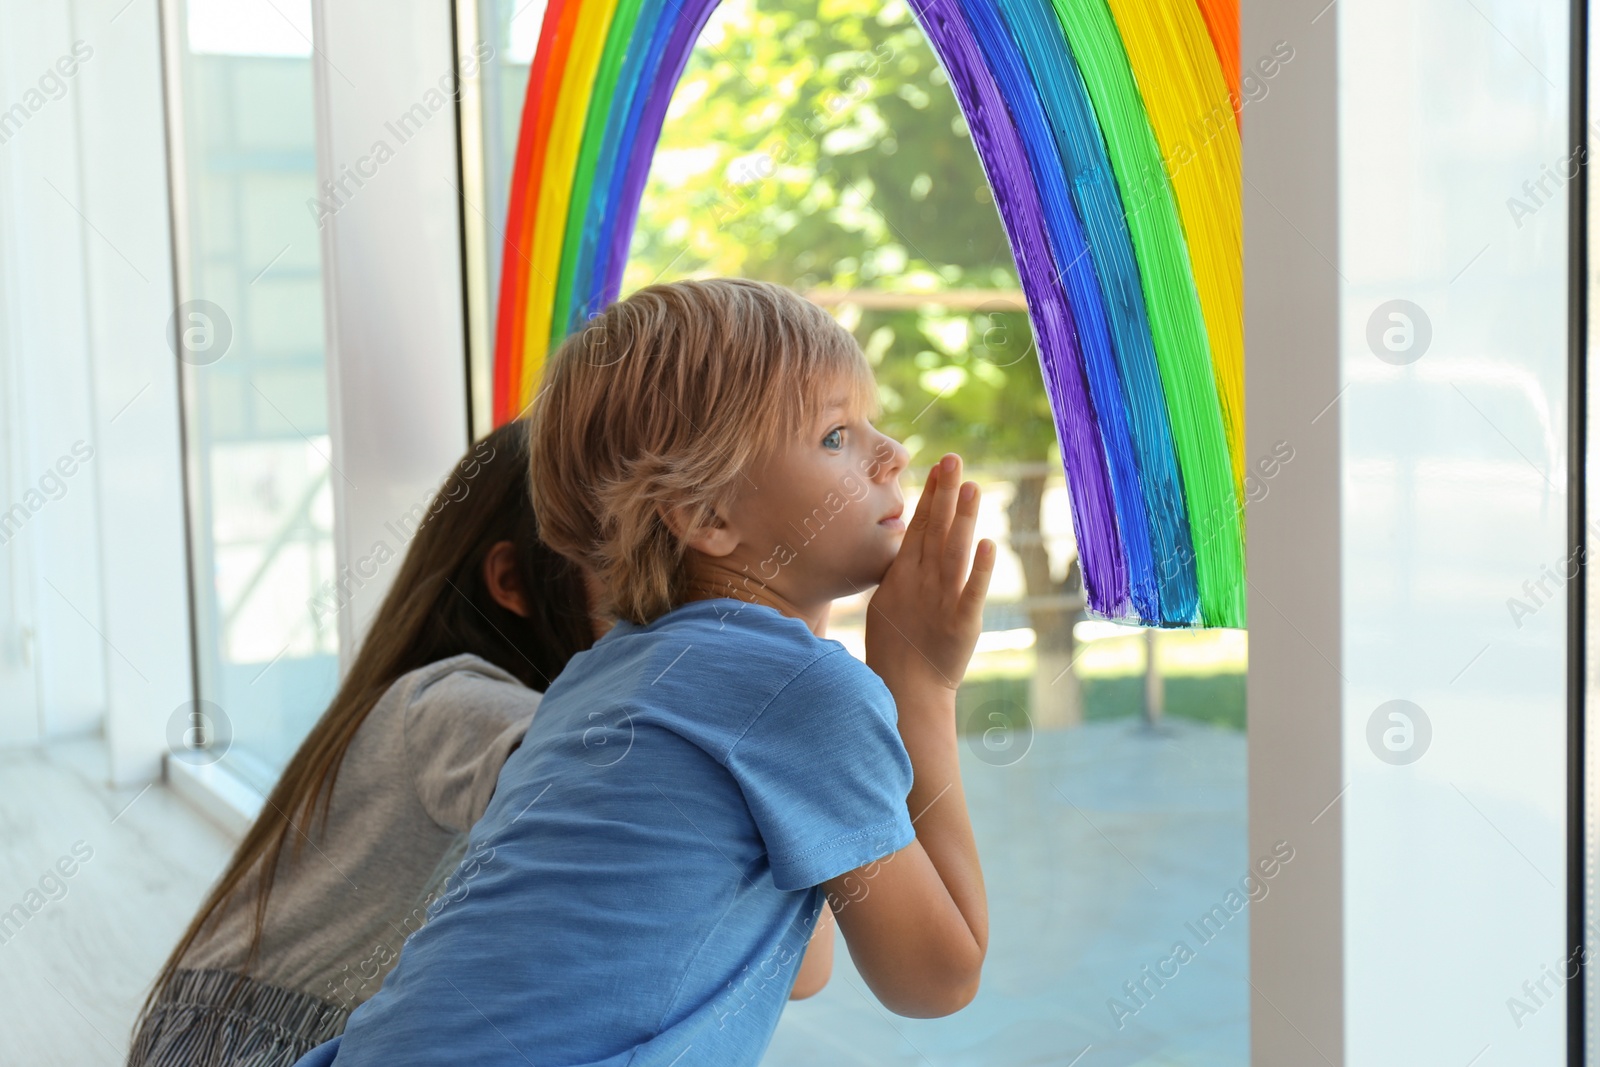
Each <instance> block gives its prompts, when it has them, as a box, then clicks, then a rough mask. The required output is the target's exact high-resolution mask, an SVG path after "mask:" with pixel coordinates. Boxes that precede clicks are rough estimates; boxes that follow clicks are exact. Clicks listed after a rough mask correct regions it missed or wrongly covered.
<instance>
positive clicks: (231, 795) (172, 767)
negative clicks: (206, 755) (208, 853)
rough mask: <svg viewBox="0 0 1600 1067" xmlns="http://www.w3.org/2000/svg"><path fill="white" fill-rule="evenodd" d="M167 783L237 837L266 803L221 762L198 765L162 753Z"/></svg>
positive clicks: (192, 804) (238, 837)
mask: <svg viewBox="0 0 1600 1067" xmlns="http://www.w3.org/2000/svg"><path fill="white" fill-rule="evenodd" d="M162 762H163V764H164V765H165V768H166V778H167V783H168V785H170V786H171V787H172V791H173V792H174V793H176V794H177V795H178V796H180V797H182V798H183V799H184V801H185V802H187V803H188V804H189V805H190V806H191V807H193V808H194V809H195V810H196V811H198V812H199V813H200V814H201V815H203V816H205V818H207V819H209V820H210V821H211V822H212V823H214V824H215V825H216V826H218V827H219V828H221V829H222V831H223V832H224V833H226V834H228V835H229V836H230V837H232V838H233V839H234V840H238V839H240V838H242V837H244V835H245V832H246V831H248V830H249V829H250V826H251V824H252V823H254V822H255V821H256V816H257V815H259V814H260V812H261V809H262V807H263V806H264V805H265V804H266V800H267V798H266V796H265V795H263V794H262V793H261V791H260V790H258V789H257V788H256V787H255V786H253V785H251V784H250V783H248V782H246V781H245V780H244V779H243V778H242V777H240V776H239V775H237V774H235V773H233V772H232V771H230V770H228V769H227V768H226V767H223V766H222V765H221V764H220V763H207V764H203V765H197V764H193V763H189V762H187V761H185V760H180V759H173V758H172V756H171V755H170V754H169V755H167V756H164V757H162Z"/></svg>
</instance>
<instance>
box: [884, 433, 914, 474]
mask: <svg viewBox="0 0 1600 1067" xmlns="http://www.w3.org/2000/svg"><path fill="white" fill-rule="evenodd" d="M883 442H884V444H887V445H888V446H889V450H890V457H889V461H888V462H887V463H884V464H883V466H882V467H881V468H880V470H879V474H880V475H881V476H882V477H881V478H880V479H879V480H880V481H889V480H891V479H894V478H898V477H900V472H901V471H903V470H905V469H906V467H907V466H909V465H910V463H911V452H910V450H909V449H907V448H906V446H905V445H903V444H901V443H900V442H899V441H896V440H895V439H894V438H892V437H890V436H889V435H888V434H885V435H884V437H883Z"/></svg>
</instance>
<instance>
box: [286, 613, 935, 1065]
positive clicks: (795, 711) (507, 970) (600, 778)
mask: <svg viewBox="0 0 1600 1067" xmlns="http://www.w3.org/2000/svg"><path fill="white" fill-rule="evenodd" d="M895 724H896V713H895V705H894V699H893V697H892V696H891V695H890V694H889V691H888V689H887V688H886V687H885V686H884V684H883V682H882V680H881V679H879V677H878V676H877V675H876V674H874V673H873V672H872V670H871V669H869V668H868V667H866V666H865V665H864V664H862V663H861V662H860V661H859V660H857V659H855V658H854V657H853V656H851V655H850V653H849V652H848V651H846V650H845V648H844V646H843V645H841V644H839V643H838V642H837V641H832V640H827V639H822V638H818V637H817V636H816V635H814V634H813V633H811V631H810V630H809V629H808V628H807V627H806V625H805V623H803V622H801V621H800V620H798V619H794V618H790V617H788V616H785V615H783V614H782V613H780V612H778V611H777V610H776V609H774V608H769V607H765V606H761V605H753V604H748V603H745V602H743V601H740V600H736V599H733V598H718V599H715V600H700V601H693V602H690V603H688V604H685V605H683V606H681V607H679V608H677V609H676V610H674V611H671V612H669V613H667V614H666V615H663V616H662V617H660V618H658V619H656V620H655V621H653V622H651V623H650V624H649V625H647V626H639V625H637V624H634V623H630V622H627V621H623V622H619V623H618V624H617V625H616V626H614V627H613V628H612V629H611V631H610V632H609V633H607V634H606V635H605V637H604V638H602V639H601V640H600V641H598V642H597V643H596V644H595V645H594V647H593V648H592V649H590V650H589V651H587V652H583V653H580V654H579V655H577V656H576V657H574V658H573V659H572V661H571V662H570V664H569V665H568V667H567V669H566V670H565V671H563V672H562V674H561V676H560V677H559V678H557V679H556V680H555V682H554V683H553V684H552V685H551V686H550V689H549V691H548V692H547V693H546V694H545V697H544V700H543V702H542V703H541V704H540V707H539V710H538V713H537V714H536V715H535V716H534V719H533V724H532V726H531V727H530V728H529V729H528V733H527V737H526V738H525V739H524V741H523V743H522V747H521V748H519V749H518V750H517V751H516V752H515V753H513V754H512V756H511V758H510V759H509V760H508V761H507V762H506V764H505V767H504V769H503V770H502V771H501V773H500V781H499V784H498V785H497V786H496V788H495V793H494V799H493V800H492V801H491V802H490V804H489V808H488V810H487V811H486V812H485V813H484V816H483V818H482V819H481V820H480V821H479V822H478V823H477V825H476V826H474V827H473V830H472V834H471V847H470V849H469V851H468V859H467V860H465V861H463V863H462V865H461V866H460V867H459V868H458V869H457V870H456V872H455V873H454V874H453V875H452V876H451V880H450V882H449V883H448V884H447V886H446V890H445V892H444V893H443V894H442V895H441V897H440V899H439V900H438V901H437V902H436V903H435V905H434V909H435V910H434V913H433V914H432V915H431V916H430V919H429V921H428V922H427V924H426V925H424V926H423V927H422V929H420V930H419V931H417V933H416V934H414V935H413V936H412V937H411V939H410V940H409V941H407V942H406V944H405V947H404V949H403V951H402V952H401V954H400V961H399V963H398V964H397V965H396V967H395V969H394V971H393V972H391V973H390V974H389V976H388V978H387V979H386V980H385V981H384V983H383V987H382V989H380V990H379V991H378V993H377V994H376V995H374V996H373V997H372V999H371V1000H369V1001H368V1002H367V1003H365V1004H363V1005H362V1006H361V1007H360V1008H358V1009H357V1010H356V1012H355V1013H354V1014H353V1015H352V1016H351V1018H350V1021H349V1025H348V1027H347V1028H346V1030H345V1034H344V1036H343V1038H342V1040H341V1041H340V1043H339V1046H338V1055H337V1063H338V1064H339V1065H341V1067H360V1065H366V1064H371V1065H380V1064H381V1065H383V1067H397V1065H405V1064H428V1065H433V1064H438V1063H447V1062H463V1063H465V1062H470V1063H473V1064H502V1063H503V1064H508V1065H517V1067H524V1065H526V1064H527V1063H528V1062H530V1061H531V1062H533V1063H536V1064H538V1065H539V1067H556V1065H564V1067H578V1065H584V1067H601V1065H604V1067H622V1065H624V1064H626V1065H631V1067H669V1065H678V1067H689V1065H691V1064H693V1065H695V1067H700V1065H704V1064H713V1065H723V1064H726V1065H741V1067H742V1065H753V1064H756V1063H758V1062H759V1061H760V1059H761V1056H762V1053H763V1052H764V1051H765V1050H766V1047H767V1045H768V1043H769V1042H770V1041H771V1039H772V1033H773V1031H774V1029H775V1028H776V1027H777V1025H778V1017H779V1014H780V1013H781V1012H782V1010H783V1006H784V1004H785V1003H786V1002H787V1000H788V996H789V991H790V989H791V988H792V987H793V985H794V981H795V977H796V975H797V973H798V971H799V967H800V961H801V957H802V956H803V955H804V953H805V950H806V946H807V944H808V942H809V940H810V936H811V932H812V928H813V925H814V923H815V920H816V916H817V915H818V913H819V911H820V908H821V903H822V891H821V890H820V889H819V888H816V887H817V886H818V885H819V883H821V882H824V881H826V880H828V879H830V878H833V877H835V876H837V875H840V874H843V873H845V872H846V871H850V870H853V869H855V868H856V867H859V866H861V865H863V864H865V863H869V862H871V861H872V860H875V859H879V858H881V857H883V856H886V855H888V854H890V853H892V852H895V851H898V850H899V849H901V848H904V847H905V846H906V845H908V844H910V843H911V841H912V840H913V838H914V836H915V834H914V832H913V830H912V826H911V820H910V817H909V815H908V813H907V810H906V795H907V794H908V793H909V792H910V790H911V780H912V771H911V761H910V759H909V758H908V757H907V755H906V750H905V746H904V744H903V743H902V742H901V740H900V734H899V732H898V730H897V728H896V725H895ZM321 1051H323V1052H324V1053H325V1052H326V1051H327V1050H326V1049H324V1050H321ZM316 1055H317V1053H315V1052H314V1053H311V1054H310V1055H308V1056H307V1057H306V1059H305V1060H304V1061H302V1062H305V1063H310V1062H313V1057H315V1056H316Z"/></svg>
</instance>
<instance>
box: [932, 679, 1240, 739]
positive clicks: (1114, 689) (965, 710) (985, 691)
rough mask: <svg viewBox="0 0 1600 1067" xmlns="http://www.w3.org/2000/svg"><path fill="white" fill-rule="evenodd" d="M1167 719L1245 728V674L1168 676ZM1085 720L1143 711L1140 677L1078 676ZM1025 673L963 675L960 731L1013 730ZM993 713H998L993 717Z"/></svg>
mask: <svg viewBox="0 0 1600 1067" xmlns="http://www.w3.org/2000/svg"><path fill="white" fill-rule="evenodd" d="M1164 681H1165V689H1166V692H1165V697H1166V700H1165V704H1166V707H1165V714H1166V715H1167V716H1168V717H1169V718H1175V719H1189V720H1192V721H1194V722H1204V723H1211V724H1213V725H1216V726H1225V727H1228V728H1230V729H1234V730H1240V731H1242V730H1244V728H1245V676H1244V675H1243V674H1242V673H1236V672H1230V673H1221V674H1202V675H1170V676H1168V677H1167V678H1165V680H1164ZM1080 683H1081V685H1082V687H1083V702H1084V710H1083V717H1084V721H1085V722H1096V721H1102V720H1107V719H1123V718H1132V717H1134V716H1137V715H1140V714H1142V713H1143V707H1144V678H1143V676H1142V675H1137V674H1132V675H1112V676H1102V677H1090V678H1083V679H1081V680H1080ZM1027 705H1028V676H1027V675H1025V674H1023V675H1015V674H1012V675H1004V674H991V675H983V676H978V677H968V679H967V680H966V681H965V682H963V683H962V685H961V689H960V690H959V691H958V692H957V693H956V721H957V722H959V723H960V724H961V728H962V730H963V732H966V733H978V732H981V731H983V730H985V729H988V728H990V727H993V726H1005V727H1007V728H1012V727H1016V726H1019V725H1021V720H1022V719H1024V718H1025V717H1026V715H1027V711H1026V709H1027ZM995 716H999V717H998V718H996V717H995Z"/></svg>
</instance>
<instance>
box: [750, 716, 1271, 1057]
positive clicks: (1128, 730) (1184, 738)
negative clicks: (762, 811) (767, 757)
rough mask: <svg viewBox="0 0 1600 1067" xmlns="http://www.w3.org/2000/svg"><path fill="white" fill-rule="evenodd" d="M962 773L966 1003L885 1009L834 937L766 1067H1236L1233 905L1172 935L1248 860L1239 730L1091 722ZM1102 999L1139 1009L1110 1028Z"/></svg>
mask: <svg viewBox="0 0 1600 1067" xmlns="http://www.w3.org/2000/svg"><path fill="white" fill-rule="evenodd" d="M962 775H963V779H964V780H965V782H966V785H967V799H968V803H969V804H970V805H971V808H972V812H973V820H974V825H975V828H976V831H977V836H978V848H979V851H980V854H981V855H982V857H983V863H984V882H985V885H986V886H987V887H988V891H989V916H990V940H989V956H988V960H987V963H986V964H985V968H984V980H983V987H982V989H981V991H980V992H979V994H978V997H977V999H976V1000H974V1001H973V1003H972V1004H971V1005H969V1006H968V1007H967V1008H966V1009H965V1010H963V1011H961V1012H959V1013H958V1014H956V1015H954V1016H951V1017H950V1018H947V1019H925V1020H924V1019H903V1018H900V1017H899V1016H894V1015H890V1014H888V1013H887V1012H885V1011H884V1010H883V1009H882V1008H881V1007H879V1006H878V1004H877V1001H875V1000H873V999H872V997H871V994H869V993H868V992H867V990H866V986H865V985H864V984H863V983H862V981H861V978H860V976H859V975H858V974H857V973H856V971H855V968H854V967H852V966H851V965H850V959H849V953H848V952H847V951H846V950H845V948H844V944H843V941H842V939H841V940H840V942H839V943H838V945H837V946H836V948H837V952H836V962H835V966H834V976H833V980H832V981H831V982H830V983H829V984H828V987H827V989H825V990H824V991H823V992H822V993H820V994H818V995H817V996H815V997H813V998H811V999H809V1000H805V1001H798V1002H795V1003H792V1004H790V1005H789V1007H788V1008H787V1009H786V1011H785V1013H784V1018H783V1022H782V1024H781V1025H780V1026H779V1028H778V1033H777V1036H776V1037H775V1038H774V1039H773V1043H772V1047H771V1049H770V1050H769V1052H768V1054H767V1058H766V1060H765V1061H764V1063H765V1064H766V1065H767V1067H816V1065H817V1064H829V1065H840V1067H853V1065H857V1064H859V1065H862V1067H868V1065H870V1067H898V1065H901V1064H904V1065H906V1067H969V1065H970V1067H1033V1065H1044V1064H1049V1065H1052V1067H1068V1065H1072V1067H1133V1065H1138V1067H1176V1065H1180V1064H1181V1065H1183V1067H1246V1065H1247V1064H1248V1062H1249V1016H1248V1011H1249V997H1248V993H1249V985H1248V984H1247V982H1246V974H1247V964H1248V959H1249V940H1248V934H1249V930H1248V925H1247V924H1248V922H1249V909H1248V908H1245V909H1243V910H1241V911H1239V912H1238V914H1236V915H1233V914H1231V913H1228V912H1226V910H1224V912H1223V914H1225V915H1228V918H1227V920H1226V921H1225V922H1224V921H1222V920H1218V919H1212V921H1211V924H1210V926H1209V927H1207V928H1206V929H1204V930H1202V933H1205V934H1207V935H1208V936H1209V937H1210V940H1209V941H1205V940H1203V939H1202V938H1200V937H1198V936H1196V934H1195V933H1194V932H1193V931H1192V930H1190V929H1189V926H1188V925H1186V924H1192V925H1194V926H1195V927H1196V928H1199V920H1200V918H1201V917H1202V916H1203V915H1205V914H1206V913H1207V912H1209V911H1210V909H1211V908H1212V906H1213V905H1215V904H1221V903H1223V901H1224V898H1225V897H1226V896H1227V894H1228V891H1229V890H1230V889H1233V888H1235V887H1237V886H1238V884H1239V881H1240V879H1242V878H1243V876H1244V874H1245V871H1246V867H1247V865H1248V861H1247V859H1246V843H1245V738H1244V735H1243V734H1240V733H1237V732H1235V731H1231V730H1224V729H1217V728H1212V727H1207V726H1200V725H1196V724H1193V723H1188V722H1182V721H1171V722H1169V723H1168V724H1166V725H1165V726H1163V728H1162V730H1161V732H1160V733H1152V732H1150V731H1148V730H1146V729H1144V728H1143V727H1142V725H1140V724H1139V723H1137V722H1135V721H1132V720H1118V721H1115V722H1109V723H1091V724H1089V725H1086V726H1083V727H1080V728H1078V729H1075V730H1066V731H1059V732H1051V733H1043V734H1040V735H1039V736H1038V737H1036V738H1035V739H1034V743H1033V747H1032V748H1031V749H1030V750H1029V751H1028V753H1027V755H1026V756H1025V757H1023V758H1022V759H1021V760H1020V761H1019V762H1017V763H1016V764H1014V765H1012V766H1006V767H997V766H990V765H988V764H986V763H984V762H982V761H981V760H979V759H978V758H977V757H976V753H975V752H974V751H967V752H964V753H963V767H962ZM1266 889H1267V890H1268V892H1269V893H1270V890H1271V883H1270V882H1269V883H1267V884H1266ZM1257 892H1258V893H1259V892H1260V891H1259V890H1257ZM1236 899H1237V898H1236ZM1177 941H1183V942H1184V943H1185V944H1186V945H1187V946H1188V948H1189V950H1191V951H1192V952H1193V958H1192V959H1190V960H1189V961H1188V962H1187V963H1183V964H1181V965H1176V964H1172V963H1169V964H1167V965H1166V971H1167V973H1169V974H1170V973H1172V970H1173V968H1174V966H1176V970H1177V973H1176V975H1175V977H1172V978H1171V979H1168V980H1166V981H1165V984H1164V985H1163V986H1161V987H1159V988H1158V987H1157V986H1156V984H1155V982H1154V981H1151V980H1145V981H1146V988H1147V989H1150V990H1152V991H1153V993H1152V994H1151V995H1148V996H1147V997H1146V1003H1144V1004H1143V1005H1140V1004H1139V1003H1138V1002H1136V1001H1134V1000H1133V999H1132V998H1130V997H1129V996H1128V995H1127V993H1126V992H1125V990H1124V989H1123V985H1124V983H1126V982H1130V981H1136V980H1143V975H1142V974H1141V973H1140V971H1141V968H1143V967H1145V966H1147V965H1148V966H1149V967H1150V968H1151V970H1152V972H1154V971H1155V970H1156V968H1157V965H1158V964H1159V963H1160V962H1161V961H1163V960H1166V959H1168V958H1169V957H1171V956H1172V955H1173V948H1174V943H1175V942H1177ZM1112 997H1120V999H1121V1000H1122V1002H1123V1004H1124V1006H1125V1012H1134V1010H1135V1009H1137V1012H1136V1014H1124V1015H1123V1017H1122V1020H1121V1021H1122V1023H1123V1026H1122V1027H1121V1028H1120V1029H1119V1028H1118V1027H1117V1025H1116V1021H1115V1019H1114V1016H1113V1012H1112V1011H1111V1009H1110V1008H1109V1007H1108V1004H1107V1002H1108V1001H1109V1000H1110V998H1112ZM1075 1057H1077V1058H1076V1059H1075Z"/></svg>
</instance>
